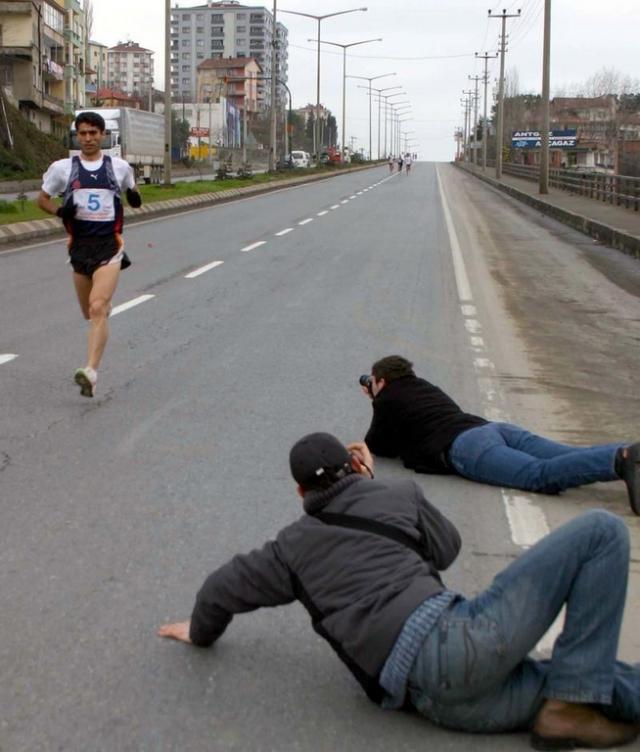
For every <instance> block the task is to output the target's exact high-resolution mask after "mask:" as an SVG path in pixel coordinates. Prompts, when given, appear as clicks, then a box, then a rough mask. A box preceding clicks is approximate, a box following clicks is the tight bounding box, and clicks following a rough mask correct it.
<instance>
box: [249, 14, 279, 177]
mask: <svg viewBox="0 0 640 752" xmlns="http://www.w3.org/2000/svg"><path fill="white" fill-rule="evenodd" d="M276 5H277V0H273V32H272V36H271V128H270V132H269V166H268V169H269V172H273V171H274V169H275V166H276V159H275V157H276V138H277V136H276V120H277V115H278V103H277V97H276V92H277V78H278V74H277V70H276V68H277V64H278V35H277V29H276ZM245 110H246V104H245ZM245 118H246V115H245Z"/></svg>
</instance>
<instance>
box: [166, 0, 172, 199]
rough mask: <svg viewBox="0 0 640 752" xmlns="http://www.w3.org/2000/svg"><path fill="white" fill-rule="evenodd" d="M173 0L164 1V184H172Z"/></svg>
mask: <svg viewBox="0 0 640 752" xmlns="http://www.w3.org/2000/svg"><path fill="white" fill-rule="evenodd" d="M171 113H172V110H171V0H165V2H164V184H165V185H171Z"/></svg>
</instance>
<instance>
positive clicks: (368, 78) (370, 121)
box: [347, 73, 396, 160]
mask: <svg viewBox="0 0 640 752" xmlns="http://www.w3.org/2000/svg"><path fill="white" fill-rule="evenodd" d="M395 75H396V74H395V73H382V74H380V75H379V76H347V78H360V79H362V80H363V81H368V82H369V86H368V87H367V86H365V87H364V88H365V89H367V88H368V89H369V159H370V160H373V140H372V135H371V131H372V127H371V123H372V120H371V92H372V91H384V89H372V88H371V82H372V81H375V80H376V79H378V78H387V76H395ZM359 88H363V87H359ZM378 159H380V100H378Z"/></svg>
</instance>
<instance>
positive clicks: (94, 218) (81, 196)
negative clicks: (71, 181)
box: [73, 188, 116, 222]
mask: <svg viewBox="0 0 640 752" xmlns="http://www.w3.org/2000/svg"><path fill="white" fill-rule="evenodd" d="M73 201H74V203H75V204H76V206H77V207H78V211H77V213H76V219H82V220H84V221H89V222H112V221H113V220H114V219H115V216H116V214H115V207H114V203H113V192H112V191H110V190H108V189H107V188H94V189H91V188H80V189H78V190H76V191H74V192H73Z"/></svg>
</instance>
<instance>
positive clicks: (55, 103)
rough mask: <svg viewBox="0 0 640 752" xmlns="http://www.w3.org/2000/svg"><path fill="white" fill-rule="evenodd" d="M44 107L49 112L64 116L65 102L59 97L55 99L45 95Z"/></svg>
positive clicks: (43, 98)
mask: <svg viewBox="0 0 640 752" xmlns="http://www.w3.org/2000/svg"><path fill="white" fill-rule="evenodd" d="M42 106H43V108H44V109H45V110H49V112H54V113H55V114H56V115H64V101H63V100H62V99H60V98H59V97H54V96H52V95H51V94H43V96H42Z"/></svg>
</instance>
